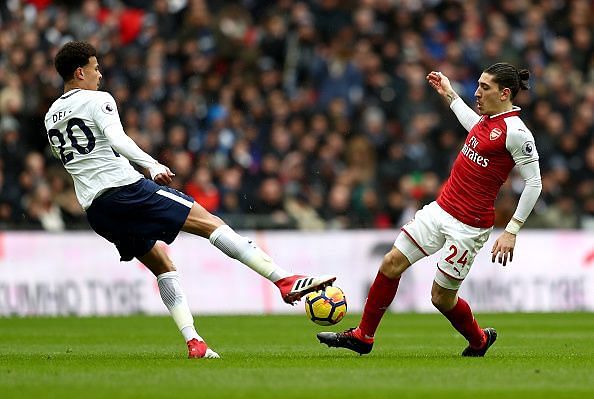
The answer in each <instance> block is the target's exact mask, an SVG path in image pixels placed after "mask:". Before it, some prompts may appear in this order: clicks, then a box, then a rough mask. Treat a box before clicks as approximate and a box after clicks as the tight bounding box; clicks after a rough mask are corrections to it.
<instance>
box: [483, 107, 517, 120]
mask: <svg viewBox="0 0 594 399" xmlns="http://www.w3.org/2000/svg"><path fill="white" fill-rule="evenodd" d="M520 109H521V108H520V107H516V106H515V105H513V106H512V109H510V110H509V111H505V112H501V113H499V114H495V115H490V116H489V120H494V119H498V118H506V117H508V116H516V115H520Z"/></svg>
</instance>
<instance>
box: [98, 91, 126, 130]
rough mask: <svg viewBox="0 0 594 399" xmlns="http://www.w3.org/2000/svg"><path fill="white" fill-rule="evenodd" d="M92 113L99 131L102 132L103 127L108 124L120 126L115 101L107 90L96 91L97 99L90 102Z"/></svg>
mask: <svg viewBox="0 0 594 399" xmlns="http://www.w3.org/2000/svg"><path fill="white" fill-rule="evenodd" d="M92 115H93V119H94V120H95V123H96V125H97V128H98V129H99V130H100V131H101V133H104V132H105V128H106V127H108V126H110V125H115V124H117V125H119V126H122V122H120V115H119V113H118V107H117V106H116V102H115V100H114V98H113V97H112V95H111V94H109V93H107V92H104V91H98V92H97V99H96V100H95V101H93V102H92ZM122 130H123V128H122Z"/></svg>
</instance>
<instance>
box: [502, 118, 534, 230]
mask: <svg viewBox="0 0 594 399" xmlns="http://www.w3.org/2000/svg"><path fill="white" fill-rule="evenodd" d="M506 123H507V138H506V141H505V146H506V148H507V150H508V151H509V153H510V154H511V156H512V158H513V159H514V162H515V164H516V168H517V170H518V172H519V173H520V175H521V176H522V178H523V179H524V181H525V183H526V185H525V186H524V189H523V190H522V194H521V195H520V200H519V201H518V206H517V207H516V211H515V212H514V216H513V218H514V219H516V220H519V221H520V222H522V223H523V222H525V221H526V219H527V218H528V215H530V212H532V208H534V205H535V204H536V201H537V200H538V196H539V195H540V192H541V190H542V181H541V177H540V167H539V164H538V151H536V144H535V143H534V137H533V136H532V133H531V132H530V130H528V128H527V127H526V126H525V125H524V123H523V122H522V120H521V119H520V118H519V117H513V118H509V119H506Z"/></svg>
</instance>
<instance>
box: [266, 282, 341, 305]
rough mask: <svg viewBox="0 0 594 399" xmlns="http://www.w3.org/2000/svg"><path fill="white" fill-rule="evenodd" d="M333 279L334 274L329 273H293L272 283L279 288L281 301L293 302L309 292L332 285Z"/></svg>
mask: <svg viewBox="0 0 594 399" xmlns="http://www.w3.org/2000/svg"><path fill="white" fill-rule="evenodd" d="M335 280H336V276H330V275H322V276H314V277H310V276H300V275H293V276H289V277H285V278H282V279H280V280H277V281H275V282H274V284H275V285H276V286H277V287H278V289H279V290H280V292H281V296H282V298H283V301H285V302H286V303H289V304H293V303H294V302H296V301H299V300H300V299H301V298H302V297H303V296H304V295H306V294H308V293H310V292H314V291H319V290H323V289H324V288H326V287H328V286H329V285H332V283H333V282H334V281H335Z"/></svg>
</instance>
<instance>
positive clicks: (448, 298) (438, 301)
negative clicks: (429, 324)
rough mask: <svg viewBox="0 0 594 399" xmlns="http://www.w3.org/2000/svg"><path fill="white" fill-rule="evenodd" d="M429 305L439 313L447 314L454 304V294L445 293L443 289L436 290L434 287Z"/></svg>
mask: <svg viewBox="0 0 594 399" xmlns="http://www.w3.org/2000/svg"><path fill="white" fill-rule="evenodd" d="M431 303H432V304H433V306H435V308H436V309H437V310H439V311H440V312H447V311H448V310H450V309H452V308H453V307H454V305H455V304H456V293H455V292H447V291H446V290H444V289H443V288H442V289H439V288H436V287H435V285H434V286H433V289H432V290H431Z"/></svg>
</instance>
